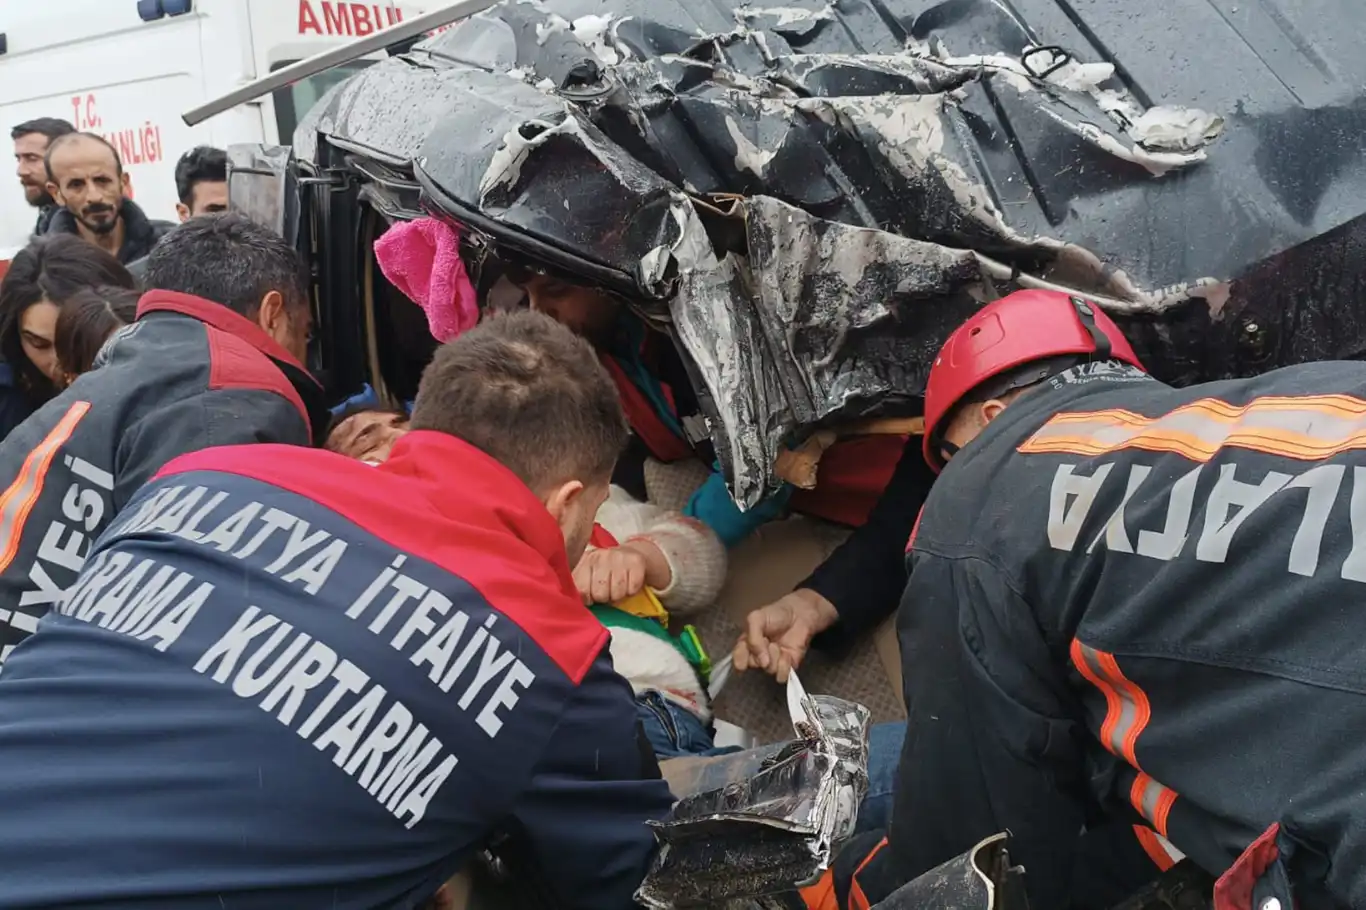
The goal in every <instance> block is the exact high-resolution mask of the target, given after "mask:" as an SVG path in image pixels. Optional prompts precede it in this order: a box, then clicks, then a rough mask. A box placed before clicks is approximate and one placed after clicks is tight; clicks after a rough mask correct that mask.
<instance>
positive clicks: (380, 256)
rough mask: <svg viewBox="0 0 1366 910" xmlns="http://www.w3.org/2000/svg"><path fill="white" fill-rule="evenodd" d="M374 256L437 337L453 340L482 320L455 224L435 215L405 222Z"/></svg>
mask: <svg viewBox="0 0 1366 910" xmlns="http://www.w3.org/2000/svg"><path fill="white" fill-rule="evenodd" d="M375 260H376V261H377V262H378V263H379V268H380V271H381V272H383V273H384V277H385V278H388V279H389V282H390V283H391V284H392V285H393V286H394V287H396V288H398V289H399V290H400V291H402V292H403V293H404V294H405V295H406V296H407V297H408V299H409V300H411V301H413V302H414V303H416V304H417V305H418V306H420V307H422V309H423V311H424V312H425V313H426V314H427V328H428V329H429V330H430V331H431V333H432V337H433V338H435V339H436V340H437V341H440V342H443V343H444V342H447V341H450V340H451V339H452V338H454V337H455V336H457V335H459V334H460V333H461V332H463V331H465V330H466V329H469V328H473V327H474V324H475V323H477V322H478V321H479V302H478V301H477V300H476V299H475V293H474V285H472V284H470V278H469V275H467V274H466V273H465V263H464V262H462V261H461V259H460V233H459V230H458V229H457V228H455V227H453V226H451V225H449V224H447V223H446V222H444V221H438V220H437V219H435V218H418V219H416V220H414V221H401V222H399V223H398V224H396V225H394V226H393V227H391V228H389V230H387V231H385V233H384V236H382V237H380V238H379V239H378V240H376V241H375Z"/></svg>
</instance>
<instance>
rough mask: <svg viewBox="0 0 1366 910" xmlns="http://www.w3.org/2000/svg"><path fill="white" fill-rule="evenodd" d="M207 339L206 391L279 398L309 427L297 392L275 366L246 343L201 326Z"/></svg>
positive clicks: (235, 337)
mask: <svg viewBox="0 0 1366 910" xmlns="http://www.w3.org/2000/svg"><path fill="white" fill-rule="evenodd" d="M204 331H205V332H207V333H208V336H209V388H210V389H211V390H218V389H259V390H261V391H265V392H274V393H276V394H277V395H283V396H284V398H285V400H286V401H288V402H289V403H290V404H292V405H294V407H295V409H296V410H297V411H298V412H299V416H300V417H302V418H303V419H304V426H312V424H311V423H310V421H309V419H308V408H307V407H305V406H304V400H303V398H302V397H300V395H299V390H298V389H296V388H294V384H293V383H292V382H290V381H289V377H287V376H286V375H285V374H284V372H283V371H281V369H280V368H279V367H277V366H276V365H275V363H274V362H273V361H272V360H271V359H270V358H269V357H267V356H266V355H265V354H262V353H261V352H260V351H258V350H257V349H256V348H254V347H252V345H251V344H250V343H249V342H246V341H243V340H242V339H241V338H238V337H237V336H236V335H233V334H231V333H229V332H225V331H223V330H222V329H217V328H214V327H213V326H211V325H207V324H206V325H205V326H204Z"/></svg>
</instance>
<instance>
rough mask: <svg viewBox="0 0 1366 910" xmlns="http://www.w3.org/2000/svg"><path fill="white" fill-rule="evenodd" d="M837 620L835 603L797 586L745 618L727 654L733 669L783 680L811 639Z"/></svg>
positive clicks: (784, 680)
mask: <svg viewBox="0 0 1366 910" xmlns="http://www.w3.org/2000/svg"><path fill="white" fill-rule="evenodd" d="M838 619H839V614H838V613H836V612H835V605H834V604H832V603H830V601H828V600H826V599H825V598H824V597H822V596H821V595H819V594H817V593H816V592H815V591H812V590H810V589H808V588H798V589H797V590H796V591H793V592H792V593H791V594H788V595H787V596H785V597H782V598H779V599H778V600H776V601H774V602H773V603H771V604H768V605H767V606H763V607H760V608H759V609H757V610H754V611H752V612H751V613H750V614H749V616H747V617H745V633H744V634H743V635H741V636H740V639H739V641H737V642H736V643H735V650H734V651H733V652H732V654H731V657H732V659H733V661H734V666H735V669H736V670H737V671H740V672H743V671H745V670H748V669H749V668H751V667H757V668H758V669H760V670H763V671H764V672H765V673H769V674H771V675H772V676H774V677H775V678H776V679H777V680H778V682H780V683H785V682H787V677H788V674H789V673H791V672H792V671H793V670H795V669H797V667H798V666H800V665H801V662H802V658H804V657H805V656H806V650H807V648H809V647H810V646H811V639H812V638H814V637H815V636H816V634H817V633H819V632H823V631H824V630H826V629H828V628H830V627H831V626H832V625H834V624H835V622H836V621H837V620H838Z"/></svg>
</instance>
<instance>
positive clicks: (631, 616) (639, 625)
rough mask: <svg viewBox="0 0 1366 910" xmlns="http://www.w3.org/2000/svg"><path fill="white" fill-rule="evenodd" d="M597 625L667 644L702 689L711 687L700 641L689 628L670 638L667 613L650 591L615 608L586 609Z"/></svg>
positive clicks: (624, 601) (693, 630) (647, 589)
mask: <svg viewBox="0 0 1366 910" xmlns="http://www.w3.org/2000/svg"><path fill="white" fill-rule="evenodd" d="M589 610H590V611H591V612H592V614H593V615H594V616H595V617H597V620H598V622H600V623H602V624H603V625H604V626H606V627H607V628H609V629H611V628H614V627H615V628H625V629H635V630H636V631H638V632H644V633H646V634H647V635H653V636H654V637H655V638H659V639H661V640H663V641H667V642H668V643H669V644H671V645H673V646H674V647H675V648H677V649H678V652H679V653H680V654H682V655H683V656H684V657H685V658H687V661H688V663H689V664H691V665H692V668H693V669H694V670H695V671H697V675H698V677H699V678H700V679H701V680H702V685H703V687H706V686H707V685H709V684H710V683H711V658H710V657H708V656H707V652H706V649H704V648H703V647H702V638H701V636H699V635H698V634H697V630H696V629H694V628H693V627H692V626H690V625H688V626H684V627H683V631H682V632H680V633H679V634H678V635H670V634H669V611H668V610H666V609H664V604H663V603H661V602H660V600H659V595H658V594H656V593H655V592H654V590H653V589H651V588H648V587H647V588H642V589H641V590H640V591H639V593H636V594H632V595H631V596H630V597H627V598H624V599H622V600H619V601H617V602H616V603H614V604H610V605H609V604H594V605H593V606H592V607H590V608H589Z"/></svg>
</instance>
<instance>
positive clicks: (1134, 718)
mask: <svg viewBox="0 0 1366 910" xmlns="http://www.w3.org/2000/svg"><path fill="white" fill-rule="evenodd" d="M1071 650H1072V663H1073V664H1075V665H1076V668H1077V670H1078V671H1079V672H1080V673H1081V675H1082V676H1084V677H1085V678H1086V680H1087V682H1089V683H1091V685H1093V686H1095V687H1096V688H1097V689H1099V690H1100V692H1101V694H1102V695H1104V696H1105V720H1104V721H1103V722H1102V723H1101V726H1100V742H1101V745H1103V746H1104V747H1105V748H1106V749H1108V750H1109V751H1110V752H1111V753H1112V754H1114V755H1117V756H1119V757H1120V758H1122V759H1124V760H1125V761H1126V762H1128V763H1129V766H1130V767H1131V768H1133V769H1134V770H1135V771H1137V772H1138V777H1137V778H1136V779H1135V780H1134V783H1133V786H1132V787H1130V788H1129V801H1130V802H1131V803H1132V804H1133V807H1134V808H1135V809H1136V810H1138V813H1139V814H1140V815H1142V816H1143V817H1144V818H1146V819H1147V820H1148V821H1149V822H1150V823H1151V824H1152V826H1153V827H1154V828H1156V829H1157V833H1159V834H1161V835H1162V836H1163V837H1166V836H1167V816H1168V815H1169V814H1170V813H1171V810H1172V804H1173V803H1175V802H1176V792H1175V791H1174V790H1171V789H1170V788H1168V787H1164V786H1163V785H1162V784H1160V783H1158V782H1157V781H1155V780H1153V779H1152V778H1151V777H1149V776H1148V775H1147V774H1144V773H1143V769H1142V767H1141V766H1140V765H1139V763H1138V756H1137V754H1136V749H1137V746H1138V737H1139V735H1140V734H1141V733H1142V732H1143V730H1144V729H1145V728H1146V727H1147V726H1148V721H1150V720H1151V719H1152V707H1151V705H1150V704H1149V703H1148V696H1147V693H1145V692H1144V691H1143V689H1142V688H1140V687H1139V686H1138V684H1136V683H1134V682H1133V681H1132V680H1130V679H1129V678H1128V677H1127V676H1125V675H1124V673H1123V672H1122V671H1121V670H1120V669H1119V662H1118V661H1117V660H1115V656H1114V655H1113V654H1108V653H1106V652H1105V651H1099V650H1097V649H1095V648H1092V647H1090V646H1088V645H1084V644H1082V643H1081V641H1080V640H1078V639H1073V640H1072V649H1071Z"/></svg>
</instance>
